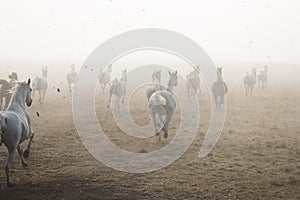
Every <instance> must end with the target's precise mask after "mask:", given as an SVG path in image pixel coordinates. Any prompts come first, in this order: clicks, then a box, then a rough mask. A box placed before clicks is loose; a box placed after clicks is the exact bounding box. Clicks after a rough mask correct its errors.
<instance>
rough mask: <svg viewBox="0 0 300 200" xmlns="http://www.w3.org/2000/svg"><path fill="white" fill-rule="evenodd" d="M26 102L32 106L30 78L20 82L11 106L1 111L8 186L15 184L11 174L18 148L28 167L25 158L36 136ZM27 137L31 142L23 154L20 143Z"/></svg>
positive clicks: (2, 141) (0, 117) (25, 165)
mask: <svg viewBox="0 0 300 200" xmlns="http://www.w3.org/2000/svg"><path fill="white" fill-rule="evenodd" d="M25 103H26V105H27V106H31V104H32V99H31V88H30V79H28V82H27V83H19V84H18V86H17V87H16V88H15V92H14V94H13V100H12V103H11V104H10V106H9V108H8V109H7V111H3V112H0V134H1V141H0V145H1V144H2V143H4V144H5V146H6V147H7V150H8V159H7V162H6V166H5V172H6V180H7V185H8V186H13V185H14V184H13V183H12V182H11V180H10V176H9V174H10V168H11V164H12V160H13V158H14V155H15V152H16V150H18V153H19V156H20V157H21V161H22V165H23V167H27V163H26V161H25V159H24V158H28V156H29V150H30V148H31V143H32V139H33V137H34V133H33V132H32V129H31V122H30V118H29V115H28V113H27V112H26V110H25ZM27 139H29V143H28V146H27V149H26V150H25V151H24V154H23V152H22V150H21V148H20V144H21V143H22V142H23V141H25V140H27Z"/></svg>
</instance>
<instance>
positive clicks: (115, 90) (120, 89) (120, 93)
mask: <svg viewBox="0 0 300 200" xmlns="http://www.w3.org/2000/svg"><path fill="white" fill-rule="evenodd" d="M126 85H127V70H126V69H124V70H122V77H121V79H120V81H118V80H115V81H114V82H113V83H112V85H111V86H110V90H109V99H108V104H107V108H109V106H110V104H111V98H112V95H113V94H114V95H116V96H117V99H116V106H117V107H118V109H120V101H121V100H122V103H124V99H125V95H126Z"/></svg>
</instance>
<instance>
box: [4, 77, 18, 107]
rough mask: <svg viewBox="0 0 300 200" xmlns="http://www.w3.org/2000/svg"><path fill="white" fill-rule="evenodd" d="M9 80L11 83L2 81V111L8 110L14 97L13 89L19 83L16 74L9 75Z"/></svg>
mask: <svg viewBox="0 0 300 200" xmlns="http://www.w3.org/2000/svg"><path fill="white" fill-rule="evenodd" d="M8 78H9V79H10V80H9V81H6V80H4V79H1V80H0V86H1V88H0V110H5V109H7V108H8V106H9V103H10V101H11V97H12V93H11V88H13V87H14V86H15V84H16V82H17V81H18V74H17V73H16V72H12V73H11V74H10V75H8ZM3 102H5V103H3ZM2 104H4V105H2Z"/></svg>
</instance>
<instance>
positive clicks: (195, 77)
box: [186, 69, 201, 98]
mask: <svg viewBox="0 0 300 200" xmlns="http://www.w3.org/2000/svg"><path fill="white" fill-rule="evenodd" d="M186 80H187V84H186V92H187V94H188V98H190V96H191V95H192V94H193V92H194V93H195V94H197V92H198V91H199V92H200V93H201V88H200V78H199V72H198V71H197V70H196V69H195V70H194V71H192V72H191V73H189V74H188V75H187V76H186Z"/></svg>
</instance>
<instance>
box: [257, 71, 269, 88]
mask: <svg viewBox="0 0 300 200" xmlns="http://www.w3.org/2000/svg"><path fill="white" fill-rule="evenodd" d="M257 82H258V86H260V87H262V89H265V88H266V87H267V82H268V65H266V66H265V67H264V69H263V70H261V71H260V73H259V74H258V75H257Z"/></svg>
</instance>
